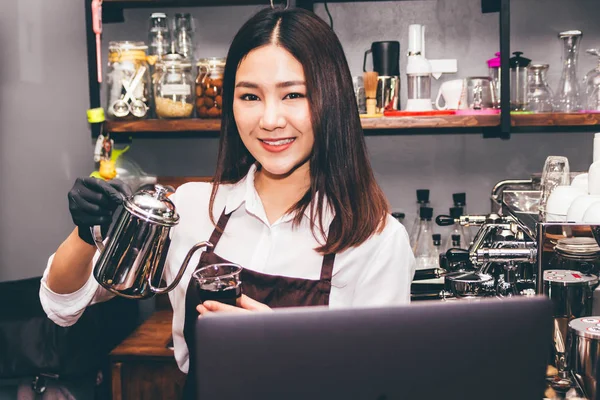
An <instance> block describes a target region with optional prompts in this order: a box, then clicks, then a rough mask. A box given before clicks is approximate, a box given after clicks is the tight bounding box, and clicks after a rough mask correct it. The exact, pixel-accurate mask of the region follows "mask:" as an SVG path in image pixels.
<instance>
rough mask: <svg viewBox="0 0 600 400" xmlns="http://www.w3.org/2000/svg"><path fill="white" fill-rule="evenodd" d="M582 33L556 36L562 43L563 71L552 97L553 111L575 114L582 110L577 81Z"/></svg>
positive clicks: (565, 33)
mask: <svg viewBox="0 0 600 400" xmlns="http://www.w3.org/2000/svg"><path fill="white" fill-rule="evenodd" d="M581 37H582V33H581V31H578V30H573V31H565V32H561V33H559V34H558V38H559V39H562V41H563V55H562V62H563V70H562V74H561V76H560V81H559V83H558V90H557V91H556V94H555V97H554V111H558V112H575V111H580V110H581V109H582V105H581V96H580V92H579V80H578V79H577V56H578V55H579V42H580V41H581Z"/></svg>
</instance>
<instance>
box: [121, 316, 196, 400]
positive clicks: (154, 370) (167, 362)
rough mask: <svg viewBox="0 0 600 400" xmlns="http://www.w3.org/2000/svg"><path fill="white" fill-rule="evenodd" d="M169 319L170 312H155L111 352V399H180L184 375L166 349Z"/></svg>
mask: <svg viewBox="0 0 600 400" xmlns="http://www.w3.org/2000/svg"><path fill="white" fill-rule="evenodd" d="M172 320H173V312H172V311H170V310H161V311H156V312H155V313H154V314H152V316H150V318H148V319H147V320H146V321H145V322H144V323H143V324H142V325H140V326H139V327H138V328H137V329H136V330H135V331H134V332H133V333H132V334H131V335H130V336H129V337H128V338H127V339H125V340H124V341H123V342H122V343H121V344H119V345H118V346H117V347H115V349H114V350H113V351H112V352H111V353H110V362H111V373H112V398H113V400H133V399H135V400H138V399H179V398H181V393H182V391H183V384H184V382H185V377H186V375H185V374H184V373H182V372H181V371H180V370H179V368H178V367H177V364H176V363H175V357H174V354H173V350H171V349H169V348H168V346H169V343H170V341H171V322H172Z"/></svg>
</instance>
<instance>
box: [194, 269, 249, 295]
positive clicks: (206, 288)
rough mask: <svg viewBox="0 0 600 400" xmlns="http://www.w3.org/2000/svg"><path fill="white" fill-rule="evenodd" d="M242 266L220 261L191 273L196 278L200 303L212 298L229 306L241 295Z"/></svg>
mask: <svg viewBox="0 0 600 400" xmlns="http://www.w3.org/2000/svg"><path fill="white" fill-rule="evenodd" d="M242 269H243V268H242V267H241V266H240V265H237V264H231V263H221V264H211V265H207V266H206V267H202V268H200V269H198V270H196V271H194V273H193V274H192V278H193V279H195V280H196V283H197V285H196V290H197V292H198V297H199V299H200V303H203V302H205V301H207V300H214V301H218V302H221V303H224V304H229V305H230V306H235V305H236V300H237V299H238V298H239V297H240V296H241V295H242V281H241V280H240V273H241V272H242Z"/></svg>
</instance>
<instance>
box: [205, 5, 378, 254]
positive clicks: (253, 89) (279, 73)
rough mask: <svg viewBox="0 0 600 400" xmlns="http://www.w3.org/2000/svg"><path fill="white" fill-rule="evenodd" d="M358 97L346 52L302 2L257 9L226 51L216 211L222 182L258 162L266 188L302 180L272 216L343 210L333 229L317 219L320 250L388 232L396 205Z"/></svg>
mask: <svg viewBox="0 0 600 400" xmlns="http://www.w3.org/2000/svg"><path fill="white" fill-rule="evenodd" d="M355 103H356V102H355V99H354V91H353V86H352V77H351V75H350V71H349V68H348V64H347V62H346V58H345V56H344V51H343V49H342V46H341V44H340V42H339V40H338V39H337V37H336V36H335V33H333V31H332V30H331V29H330V27H329V26H328V25H327V24H326V23H325V22H324V21H323V20H321V19H320V18H318V17H317V16H316V15H314V14H313V13H311V12H308V11H305V10H301V9H293V10H278V9H265V10H263V11H261V12H259V13H258V14H257V15H256V16H254V17H253V18H252V19H250V20H249V21H248V22H247V23H246V24H245V25H244V26H243V27H242V28H241V29H240V31H239V32H238V34H237V35H236V37H235V38H234V40H233V42H232V44H231V47H230V49H229V54H228V56H227V64H226V67H225V78H224V93H223V122H222V128H221V142H220V147H219V158H218V162H217V170H216V174H215V183H214V186H213V190H212V196H211V210H212V207H213V199H214V197H215V196H216V193H217V191H218V189H219V185H220V184H221V183H236V182H238V181H239V180H241V179H242V178H243V177H244V176H246V174H247V172H248V171H249V169H250V167H251V166H252V165H254V164H255V163H256V165H257V170H258V171H257V174H256V178H255V179H256V184H257V190H259V193H260V189H259V187H260V185H261V182H262V181H264V179H265V178H269V179H277V180H279V181H280V182H281V180H283V179H284V178H285V181H287V182H290V181H296V182H298V183H301V185H300V188H301V189H300V190H299V191H296V196H295V197H296V199H293V200H295V201H294V202H293V203H292V206H291V207H290V206H289V203H288V208H289V209H287V208H286V209H283V210H282V209H279V208H278V209H277V211H276V212H274V215H273V218H277V217H278V216H280V215H281V214H283V213H284V212H291V213H293V214H295V217H296V218H295V220H294V223H295V224H299V223H300V221H301V219H302V216H303V214H304V212H306V211H307V210H308V212H309V213H310V214H311V216H312V217H313V219H314V220H315V221H322V220H323V215H324V212H325V209H326V208H327V207H329V208H330V211H331V212H333V213H334V214H335V215H336V216H335V218H334V220H333V223H334V225H335V226H336V229H335V230H333V231H331V232H329V235H327V234H326V233H325V228H326V227H323V226H322V224H319V223H316V224H314V225H313V226H312V229H313V230H315V237H316V236H317V235H319V234H320V235H322V236H326V237H327V241H326V243H323V244H322V245H321V246H319V248H318V249H317V250H318V251H319V252H322V253H328V252H332V253H334V252H340V251H344V250H346V249H348V248H350V247H353V246H357V245H360V244H361V243H363V242H364V241H365V240H367V239H368V238H369V237H370V236H371V235H373V234H374V233H375V232H381V230H383V229H384V228H385V224H386V215H387V213H388V204H387V201H386V199H385V196H384V194H383V192H382V191H381V189H380V187H379V186H378V185H377V183H376V182H375V178H374V176H373V172H372V170H371V167H370V163H369V159H368V156H367V152H366V146H365V143H364V137H363V133H362V128H361V125H360V118H359V116H358V110H357V109H356V106H355ZM302 183H303V184H304V185H306V188H305V189H304V190H302ZM261 197H262V196H261ZM293 197H294V196H289V198H288V199H287V200H291V199H292V198H293ZM263 201H264V200H263ZM286 202H287V201H286ZM286 202H283V203H286ZM309 206H310V209H309ZM211 214H212V213H211Z"/></svg>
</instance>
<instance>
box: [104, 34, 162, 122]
mask: <svg viewBox="0 0 600 400" xmlns="http://www.w3.org/2000/svg"><path fill="white" fill-rule="evenodd" d="M147 49H148V46H146V45H145V44H144V42H129V41H123V42H110V43H109V45H108V70H107V73H106V87H107V91H108V93H107V105H106V111H107V114H108V116H109V118H110V119H116V120H126V119H142V118H146V117H147V116H148V109H149V104H150V94H151V91H150V69H149V61H150V62H151V63H152V60H154V58H149V57H148V56H147V55H146V50H147Z"/></svg>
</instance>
